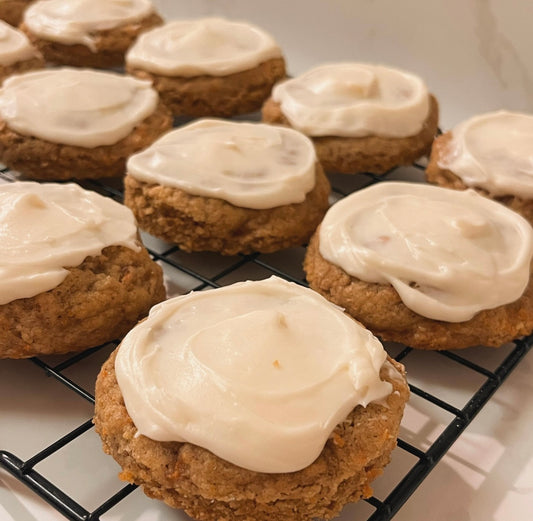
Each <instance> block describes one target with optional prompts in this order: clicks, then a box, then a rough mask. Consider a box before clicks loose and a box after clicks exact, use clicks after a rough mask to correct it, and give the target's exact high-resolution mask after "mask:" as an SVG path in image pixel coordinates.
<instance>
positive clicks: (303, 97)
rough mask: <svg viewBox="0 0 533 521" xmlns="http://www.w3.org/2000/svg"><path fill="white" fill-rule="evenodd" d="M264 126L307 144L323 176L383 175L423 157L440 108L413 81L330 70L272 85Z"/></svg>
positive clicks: (360, 67) (342, 66) (355, 66)
mask: <svg viewBox="0 0 533 521" xmlns="http://www.w3.org/2000/svg"><path fill="white" fill-rule="evenodd" d="M263 120H264V121H266V122H269V123H282V124H285V125H289V126H291V127H293V128H295V129H297V130H300V131H301V132H303V133H304V134H306V135H308V136H310V137H311V138H312V139H313V142H314V144H315V147H316V150H317V154H318V159H319V160H320V162H321V164H322V166H323V167H324V169H325V170H326V172H340V173H344V174H355V173H360V172H371V173H374V174H383V173H385V172H387V171H388V170H390V169H391V168H393V167H395V166H398V165H404V164H410V163H412V162H413V161H414V160H416V159H418V158H419V157H420V156H423V155H424V154H426V153H428V152H429V150H430V148H431V143H432V141H433V138H434V136H435V133H436V131H437V125H438V105H437V101H436V100H435V98H434V97H433V96H432V95H431V94H429V93H428V90H427V87H426V85H425V84H424V82H423V81H422V80H421V79H420V78H418V77H417V76H414V75H413V74H409V73H406V72H403V71H400V70H397V69H392V68H389V67H383V66H380V65H369V64H360V63H336V64H327V65H322V66H319V67H316V68H314V69H311V70H310V71H308V72H306V73H305V74H302V75H301V76H298V77H296V78H293V79H290V80H287V81H285V82H282V83H279V84H278V85H276V86H275V87H274V89H273V91H272V96H271V98H269V99H268V100H267V102H266V103H265V105H264V106H263Z"/></svg>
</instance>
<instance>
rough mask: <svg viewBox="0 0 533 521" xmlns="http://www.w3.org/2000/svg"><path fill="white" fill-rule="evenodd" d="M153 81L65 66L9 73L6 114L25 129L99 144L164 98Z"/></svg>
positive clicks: (127, 129)
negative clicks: (10, 74) (155, 88)
mask: <svg viewBox="0 0 533 521" xmlns="http://www.w3.org/2000/svg"><path fill="white" fill-rule="evenodd" d="M158 99H159V98H158V95H157V92H156V91H155V90H154V89H153V88H152V86H151V83H150V82H148V81H142V80H138V79H136V78H132V77H129V76H124V75H121V74H116V73H111V72H100V71H93V70H89V69H74V68H68V67H65V68H60V69H47V70H42V71H36V72H28V73H25V74H19V75H15V76H11V77H10V78H8V79H7V80H6V81H5V82H4V84H3V86H2V88H1V89H0V117H1V118H2V120H3V121H5V122H6V124H7V125H8V126H9V128H11V129H13V130H15V131H16V132H19V133H20V134H24V135H29V136H35V137H38V138H41V139H44V140H46V141H51V142H54V143H61V144H65V145H74V146H80V147H85V148H94V147H97V146H101V145H113V144H115V143H117V142H118V141H120V140H121V139H123V138H125V137H126V136H127V135H129V134H130V133H131V132H132V130H133V129H134V128H135V127H136V126H137V125H138V124H139V123H140V122H141V121H142V120H144V119H145V118H147V117H148V116H150V115H151V114H152V113H153V112H154V111H155V109H156V107H157V103H158Z"/></svg>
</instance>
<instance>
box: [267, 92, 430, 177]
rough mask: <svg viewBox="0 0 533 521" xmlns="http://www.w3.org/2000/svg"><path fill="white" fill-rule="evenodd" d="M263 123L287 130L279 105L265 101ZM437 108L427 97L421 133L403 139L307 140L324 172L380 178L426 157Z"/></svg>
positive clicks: (332, 138)
mask: <svg viewBox="0 0 533 521" xmlns="http://www.w3.org/2000/svg"><path fill="white" fill-rule="evenodd" d="M262 119H263V121H264V122H266V123H278V124H282V125H286V126H289V127H290V126H291V125H290V123H289V121H288V120H287V118H286V117H285V115H284V114H283V112H282V110H281V105H280V104H279V103H278V102H276V101H274V100H273V99H272V98H269V99H268V100H267V101H266V102H265V104H264V105H263V109H262ZM438 121H439V106H438V102H437V100H436V98H435V97H434V96H430V111H429V114H428V116H427V118H426V120H425V122H424V125H423V127H422V130H421V131H420V132H419V133H418V134H416V135H414V136H409V137H404V138H386V137H379V136H368V137H338V136H323V137H312V136H310V137H311V139H312V140H313V143H314V145H315V149H316V153H317V156H318V159H319V161H320V163H321V164H322V166H323V167H324V170H325V171H326V172H336V173H341V174H357V173H362V172H369V173H372V174H378V175H380V174H384V173H386V172H388V171H389V170H390V169H391V168H394V167H396V166H400V165H409V164H411V163H412V162H413V161H415V160H416V159H418V158H419V157H421V156H424V155H426V154H428V153H429V152H430V150H431V144H432V142H433V139H434V137H435V135H436V133H437V129H438Z"/></svg>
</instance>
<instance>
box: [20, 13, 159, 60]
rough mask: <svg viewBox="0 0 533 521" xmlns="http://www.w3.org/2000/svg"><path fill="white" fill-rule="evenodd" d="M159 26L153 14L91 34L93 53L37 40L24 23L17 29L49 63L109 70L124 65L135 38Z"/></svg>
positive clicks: (157, 17)
mask: <svg viewBox="0 0 533 521" xmlns="http://www.w3.org/2000/svg"><path fill="white" fill-rule="evenodd" d="M162 23H163V19H162V18H161V17H160V16H159V15H158V14H157V13H152V14H150V15H149V16H147V17H146V18H144V19H142V20H140V21H138V22H135V23H128V24H125V25H121V26H118V27H114V28H112V29H108V30H105V31H98V32H96V33H94V34H93V35H92V37H93V38H94V49H95V50H94V51H93V50H91V49H89V47H87V46H86V45H82V44H72V45H69V44H64V43H60V42H54V41H51V40H45V39H43V38H40V37H38V36H36V35H35V34H33V33H32V32H31V30H30V29H29V28H28V26H27V25H26V24H25V23H24V22H22V23H21V25H20V29H21V30H22V31H24V32H25V33H26V35H27V36H28V38H29V39H30V41H31V43H32V44H33V45H34V46H35V47H37V49H39V51H41V53H42V55H43V56H44V58H45V60H46V61H47V62H49V63H53V64H55V65H71V66H73V67H91V68H97V69H109V68H112V67H120V66H122V65H124V55H125V53H126V51H127V50H128V48H129V47H130V46H131V44H132V43H133V42H134V41H135V39H136V38H137V36H138V35H139V34H141V33H142V32H144V31H147V30H149V29H152V28H153V27H156V26H158V25H161V24H162Z"/></svg>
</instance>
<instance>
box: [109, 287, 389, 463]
mask: <svg viewBox="0 0 533 521" xmlns="http://www.w3.org/2000/svg"><path fill="white" fill-rule="evenodd" d="M385 359H386V354H385V351H384V350H383V347H382V346H381V344H380V343H379V341H378V340H377V339H376V338H375V337H374V336H373V335H372V334H371V333H370V332H369V331H367V330H366V329H364V328H363V327H362V326H361V325H360V324H358V323H357V322H355V321H354V320H352V319H351V318H349V317H348V316H346V315H345V314H344V313H343V312H342V311H341V310H340V309H339V308H338V307H336V306H334V305H333V304H331V303H329V302H328V301H326V300H325V299H324V298H323V297H321V296H320V295H318V294H317V293H315V292H313V291H311V290H309V289H306V288H303V287H301V286H298V285H296V284H293V283H289V282H286V281H284V280H282V279H279V278H276V277H272V278H270V279H268V280H264V281H259V282H240V283H237V284H233V285H232V286H226V287H224V288H220V289H216V290H210V291H200V292H196V293H190V294H188V295H186V296H181V297H177V298H174V299H171V300H168V301H166V302H164V303H162V304H159V305H157V306H155V307H154V308H152V310H151V312H150V315H149V317H148V319H147V320H145V321H144V322H141V323H140V324H139V325H137V326H136V327H135V328H134V329H133V330H132V331H131V332H130V333H128V335H127V336H126V338H125V339H124V340H123V342H122V344H121V345H120V347H119V351H118V355H117V358H116V362H115V369H116V375H117V380H118V383H119V386H120V389H121V391H122V395H123V396H124V401H125V404H126V408H127V410H128V413H129V415H130V416H131V418H132V419H133V422H134V423H135V426H136V427H137V429H138V431H139V433H140V434H143V435H145V436H147V437H149V438H152V439H154V440H157V441H187V442H190V443H193V444H195V445H198V446H200V447H204V448H206V449H208V450H210V451H211V452H213V453H214V454H216V455H217V456H219V457H221V458H223V459H225V460H226V461H229V462H231V463H234V464H235V465H239V466H241V467H244V468H247V469H250V470H254V471H258V472H292V471H296V470H300V469H302V468H304V467H306V466H308V465H310V464H311V463H312V462H313V461H314V460H315V459H316V458H317V457H318V456H319V454H320V452H321V451H322V449H323V447H324V444H325V442H326V441H327V439H328V437H329V436H330V434H331V432H332V431H333V429H334V428H335V426H336V425H337V424H338V423H339V422H341V421H343V420H344V419H345V418H346V416H347V415H348V414H349V413H350V411H351V410H352V409H354V408H355V407H356V406H357V405H363V406H366V405H367V404H368V403H370V402H372V401H374V400H380V399H383V398H384V397H385V396H387V395H389V394H390V392H391V390H392V387H391V385H390V384H389V383H388V382H383V381H381V380H380V378H379V371H380V368H381V366H382V365H383V363H384V362H385Z"/></svg>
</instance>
